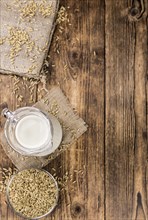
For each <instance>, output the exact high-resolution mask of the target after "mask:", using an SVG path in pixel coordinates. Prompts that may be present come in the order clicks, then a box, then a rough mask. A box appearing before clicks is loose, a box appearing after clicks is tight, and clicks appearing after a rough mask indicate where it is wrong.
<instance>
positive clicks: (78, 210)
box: [71, 203, 84, 217]
mask: <svg viewBox="0 0 148 220" xmlns="http://www.w3.org/2000/svg"><path fill="white" fill-rule="evenodd" d="M83 210H84V208H83V206H82V205H81V204H80V203H74V204H73V205H72V208H71V213H72V215H73V216H74V217H78V216H81V215H82V214H83V212H84V211H83Z"/></svg>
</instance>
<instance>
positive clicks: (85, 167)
mask: <svg viewBox="0 0 148 220" xmlns="http://www.w3.org/2000/svg"><path fill="white" fill-rule="evenodd" d="M61 4H64V6H65V7H67V6H70V8H69V9H67V10H68V11H69V12H68V14H69V15H70V16H69V17H70V23H71V24H72V25H71V26H69V27H68V26H67V25H65V27H64V33H63V34H62V35H60V36H59V37H60V44H61V46H60V49H59V52H60V53H59V55H58V53H54V45H55V44H54V41H53V44H52V46H51V52H50V57H51V59H52V60H51V65H53V64H54V65H55V66H53V68H52V66H51V65H50V68H51V69H52V72H51V80H50V85H48V88H50V86H51V85H52V84H55V83H57V84H59V85H60V87H61V88H62V90H63V91H64V92H65V94H66V95H67V97H68V98H69V100H70V103H71V104H72V105H73V106H74V108H76V110H77V112H78V113H79V114H80V116H82V118H83V119H84V120H85V121H86V122H87V123H88V125H89V129H88V132H87V134H84V136H83V137H82V138H80V139H79V141H78V143H77V144H75V146H73V147H71V149H69V150H68V151H66V152H65V153H63V154H62V155H61V156H60V157H58V158H57V159H56V161H57V165H56V163H52V166H55V167H56V169H58V166H59V163H60V165H61V166H62V171H61V173H60V176H62V175H63V173H64V172H65V171H68V172H69V173H72V175H73V180H74V181H76V184H75V185H74V191H72V190H71V187H70V183H68V191H67V192H66V193H65V195H63V196H62V197H61V203H60V209H59V212H58V211H55V219H63V220H71V219H81V220H83V219H88V220H93V219H98V220H99V219H100V220H103V219H104V1H100V0H99V1H87V0H84V1H78V0H76V1H73V0H70V1H61ZM56 34H57V35H58V33H56ZM50 166H51V165H49V169H50ZM75 170H78V171H79V170H82V172H83V175H82V174H79V175H76V173H75ZM69 203H70V205H69V206H67V205H68V204H69Z"/></svg>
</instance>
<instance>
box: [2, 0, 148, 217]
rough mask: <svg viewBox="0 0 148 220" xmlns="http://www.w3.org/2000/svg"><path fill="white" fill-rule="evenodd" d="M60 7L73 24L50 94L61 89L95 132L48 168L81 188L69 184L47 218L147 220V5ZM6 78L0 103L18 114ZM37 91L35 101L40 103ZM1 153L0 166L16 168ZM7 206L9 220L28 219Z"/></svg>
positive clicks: (121, 1)
mask: <svg viewBox="0 0 148 220" xmlns="http://www.w3.org/2000/svg"><path fill="white" fill-rule="evenodd" d="M141 2H143V3H144V12H143V10H142V7H141ZM60 4H61V5H64V6H65V7H67V6H69V7H68V8H67V11H68V15H69V18H70V23H71V24H72V25H68V24H66V23H64V24H63V26H64V32H63V33H62V34H60V32H59V31H58V28H57V30H56V32H55V35H54V39H53V42H52V45H51V49H50V53H49V55H50V59H49V63H50V65H49V72H50V75H49V76H48V82H47V88H48V90H49V89H50V88H51V87H52V86H53V85H59V86H60V87H61V89H62V90H63V92H64V93H65V95H66V96H67V97H68V98H69V101H70V103H71V104H72V105H73V107H74V108H75V109H76V110H77V112H78V114H79V115H80V116H81V117H82V118H83V119H84V120H85V121H86V122H87V124H88V125H89V129H88V131H87V133H86V134H84V135H83V136H82V137H81V138H80V139H79V140H78V142H77V143H76V144H74V145H73V146H72V147H71V148H70V149H68V150H67V151H65V152H64V153H62V154H61V155H59V156H58V157H57V158H56V159H55V160H53V161H52V162H51V163H50V164H49V165H48V166H47V167H46V169H47V170H48V171H50V172H52V167H54V168H55V169H56V172H57V175H58V176H59V177H62V176H63V175H64V174H65V173H66V172H69V174H70V175H71V176H72V180H73V182H75V183H74V184H72V183H71V182H69V181H68V182H67V184H66V185H67V186H66V190H65V191H64V193H61V194H60V200H59V205H58V207H57V209H55V211H54V212H53V213H52V215H51V216H49V217H47V218H45V219H49V220H78V219H79V220H147V219H148V163H147V158H148V152H147V151H148V140H147V137H148V117H147V112H148V105H147V103H148V81H147V79H148V77H147V76H148V65H147V63H148V20H147V14H148V5H147V0H144V1H141V0H132V1H131V0H127V1H125V0H98V1H96V0H90V1H88V0H83V1H78V0H75V1H74V0H61V1H60ZM137 8H138V9H137ZM141 10H142V11H141ZM56 36H59V39H60V40H59V44H60V45H59V54H58V53H56V52H55V43H56ZM1 77H2V79H3V81H2V82H0V86H1V87H0V91H1V93H0V102H3V101H8V102H9V103H10V107H11V108H12V109H15V108H16V107H17V105H18V104H20V103H18V101H17V100H16V99H15V97H14V96H13V95H12V93H11V92H10V90H9V89H8V90H7V91H6V86H10V87H11V86H13V82H12V79H11V78H7V77H6V76H1ZM28 83H29V82H28ZM41 87H42V85H39V88H41ZM23 88H26V90H25V91H24V90H23V94H24V96H25V99H24V101H23V102H22V103H21V105H22V106H23V105H24V103H25V102H26V103H27V104H31V103H30V102H29V99H30V92H29V90H27V86H26V87H23ZM36 91H37V90H36V89H35V90H34V96H33V102H35V101H36V100H37V99H39V98H40V97H39V95H38V94H37V93H36ZM21 92H22V91H21ZM0 152H1V154H0V164H1V165H2V166H4V167H5V166H6V167H8V166H11V165H12V164H11V163H10V161H9V160H8V158H7V157H6V156H5V154H4V152H3V151H2V150H0ZM77 171H80V173H78V172H77ZM0 201H1V206H0V215H1V216H2V220H22V219H21V218H19V217H16V216H15V215H14V214H13V213H12V211H11V210H10V209H9V208H8V207H7V205H6V204H5V202H4V200H3V198H2V197H1V200H0Z"/></svg>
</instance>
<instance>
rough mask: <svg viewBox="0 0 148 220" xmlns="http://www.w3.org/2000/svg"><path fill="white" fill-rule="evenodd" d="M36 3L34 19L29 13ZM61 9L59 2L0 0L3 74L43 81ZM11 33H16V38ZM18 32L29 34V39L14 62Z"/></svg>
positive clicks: (52, 0)
mask: <svg viewBox="0 0 148 220" xmlns="http://www.w3.org/2000/svg"><path fill="white" fill-rule="evenodd" d="M32 4H36V5H37V6H36V7H37V8H36V10H35V12H34V15H33V16H31V15H30V14H29V13H28V14H27V11H29V10H31V9H30V8H32V10H33V6H31V5H32ZM50 6H51V13H50V12H49V14H47V13H45V12H47V10H48V8H49V11H50ZM34 7H35V6H34ZM58 8H59V0H46V1H44V0H34V1H29V0H28V1H20V0H7V1H6V0H0V73H4V74H16V75H19V76H27V77H31V78H39V74H40V70H41V68H42V64H43V60H44V58H45V57H46V55H47V52H48V49H49V46H50V43H51V39H52V35H53V31H54V28H55V21H56V16H57V12H58ZM41 9H42V10H43V11H40V10H41ZM45 9H46V10H45ZM44 13H45V14H44ZM23 16H24V17H23ZM10 30H13V31H14V36H12V32H11V34H10ZM16 30H18V31H23V32H25V33H26V34H27V35H28V36H29V40H28V41H26V42H24V44H23V45H21V50H20V51H19V52H18V54H17V56H16V57H15V59H14V63H13V62H11V58H12V57H11V51H12V49H13V46H14V45H16V44H17V42H18V41H17V42H15V43H14V45H10V43H12V38H13V39H15V37H17V34H16V33H18V32H16ZM28 36H25V38H27V37H28ZM21 37H22V38H23V36H22V35H21ZM19 39H20V37H19ZM16 49H17V48H16Z"/></svg>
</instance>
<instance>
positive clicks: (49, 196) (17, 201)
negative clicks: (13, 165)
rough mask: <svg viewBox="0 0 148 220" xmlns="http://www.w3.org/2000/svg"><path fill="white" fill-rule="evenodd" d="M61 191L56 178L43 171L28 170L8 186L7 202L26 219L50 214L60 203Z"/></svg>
mask: <svg viewBox="0 0 148 220" xmlns="http://www.w3.org/2000/svg"><path fill="white" fill-rule="evenodd" d="M58 197H59V189H58V184H57V182H56V180H55V179H54V177H53V176H52V175H51V174H50V173H49V172H47V171H46V170H42V169H36V168H31V169H26V170H22V171H19V172H18V173H17V174H15V175H13V176H12V177H11V179H10V181H9V183H8V185H7V200H8V203H9V205H10V207H11V208H12V209H13V211H14V212H15V213H16V214H17V215H19V216H21V217H23V218H26V219H30V220H31V219H34V220H35V219H40V218H43V217H45V216H47V215H48V214H50V213H51V212H52V211H53V210H54V208H55V207H56V205H57V203H58Z"/></svg>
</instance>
